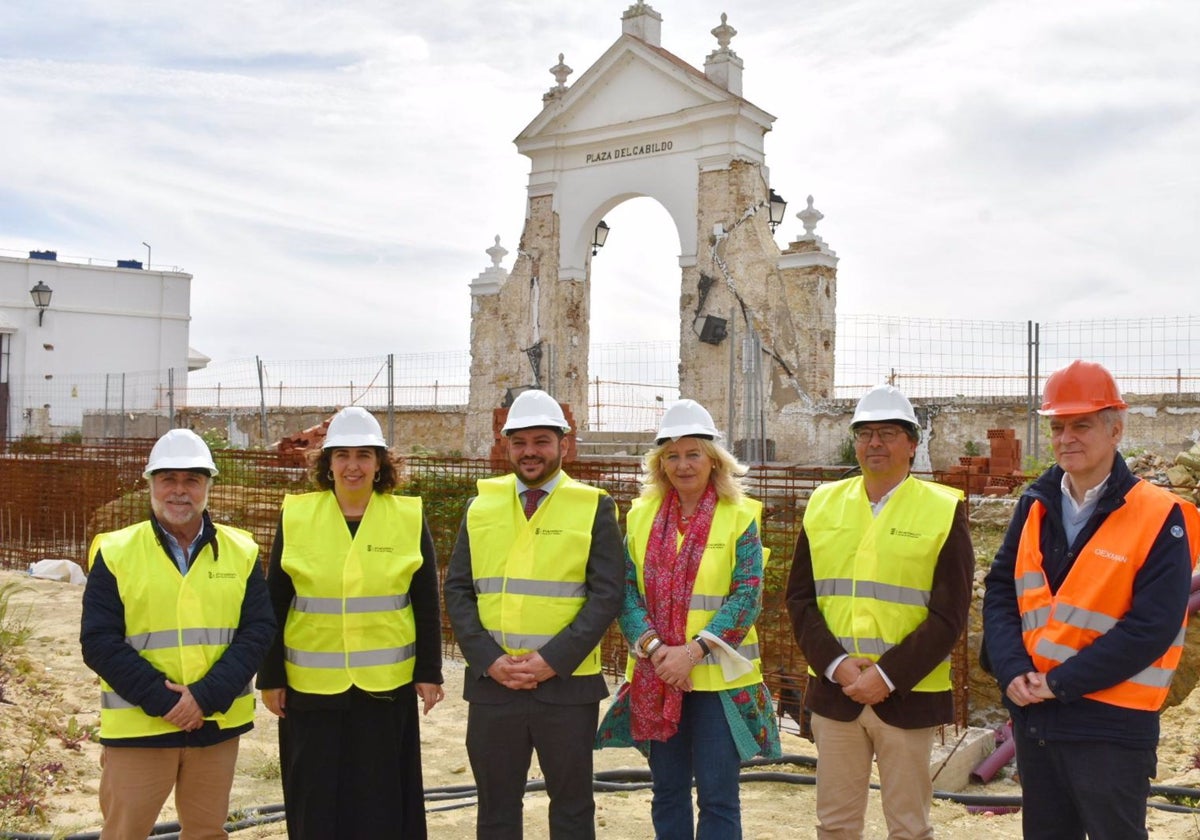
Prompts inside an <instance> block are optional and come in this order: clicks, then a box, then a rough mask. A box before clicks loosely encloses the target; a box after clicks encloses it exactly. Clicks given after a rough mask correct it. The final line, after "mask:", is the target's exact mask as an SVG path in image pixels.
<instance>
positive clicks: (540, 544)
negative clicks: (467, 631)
mask: <svg viewBox="0 0 1200 840" xmlns="http://www.w3.org/2000/svg"><path fill="white" fill-rule="evenodd" d="M478 488H479V495H478V496H476V498H475V500H474V501H473V502H471V506H470V507H469V508H468V509H467V534H468V536H469V538H470V541H471V574H472V577H473V579H474V586H475V592H476V593H477V595H478V599H477V604H478V609H479V620H480V622H481V623H482V624H483V627H484V629H485V630H486V631H487V632H488V634H489V635H490V636H491V637H492V638H493V639H494V640H495V641H496V644H498V645H500V647H502V648H503V649H504V650H505V651H506V652H508V653H511V654H521V653H527V652H529V651H533V650H538V649H539V648H541V647H542V646H543V645H545V644H546V643H547V642H549V641H550V640H551V639H553V638H554V637H555V636H556V635H558V633H559V632H561V631H562V630H563V628H565V627H566V626H567V625H569V624H570V623H571V622H572V621H574V620H575V616H576V615H578V614H579V610H580V609H582V608H583V605H584V603H585V601H586V600H587V561H588V556H589V554H590V552H591V545H592V526H593V523H594V522H595V519H596V510H597V508H598V506H599V504H600V496H601V494H602V493H603V491H602V490H599V489H597V488H595V487H590V486H588V485H586V484H581V483H579V482H578V481H575V480H574V479H572V478H570V477H569V476H568V475H567V474H566V473H562V474H561V475H560V478H559V480H558V483H557V484H556V485H555V486H554V490H553V491H551V493H550V495H549V496H547V497H546V498H545V500H544V501H543V502H542V504H541V505H540V506H539V507H538V509H537V511H536V512H534V514H533V516H532V517H531V518H530V519H528V520H527V519H526V518H525V513H524V511H523V508H522V505H521V503H520V500H519V499H518V498H517V482H516V476H514V475H512V474H511V473H510V474H509V475H505V476H500V477H498V478H488V479H482V480H480V481H479V482H478ZM598 673H600V647H599V646H597V647H596V648H595V649H594V650H592V651H591V652H590V653H589V654H588V655H587V656H586V657H585V658H584V660H583V662H582V663H580V665H579V667H578V668H576V669H575V671H574V674H573V676H581V675H584V674H598Z"/></svg>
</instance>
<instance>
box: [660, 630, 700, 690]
mask: <svg viewBox="0 0 1200 840" xmlns="http://www.w3.org/2000/svg"><path fill="white" fill-rule="evenodd" d="M688 644H689V643H688V642H684V643H683V644H682V645H666V644H664V645H660V646H659V648H658V650H656V651H654V653H652V654H651V655H650V664H651V665H653V666H654V673H656V674H658V678H659V679H660V680H662V681H663V682H665V683H666V684H667V685H669V686H671V687H672V688H677V689H679V690H680V691H691V690H692V677H691V674H692V668H694V667H696V660H695V659H692V658H691V657H690V656H688V652H687V649H686V648H687V645H688Z"/></svg>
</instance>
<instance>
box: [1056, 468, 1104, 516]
mask: <svg viewBox="0 0 1200 840" xmlns="http://www.w3.org/2000/svg"><path fill="white" fill-rule="evenodd" d="M1111 477H1112V473H1109V474H1108V475H1106V476H1104V480H1103V481H1101V482H1100V483H1099V484H1097V485H1096V486H1095V487H1093V488H1092V489H1091V490H1086V491H1084V494H1083V502H1082V503H1079V502H1076V501H1075V497H1074V496H1072V495H1071V474H1070V473H1067V472H1064V473H1063V477H1062V484H1061V485H1060V489H1061V490H1062V496H1063V504H1064V505H1070V508H1069V509H1070V510H1071V512H1073V513H1076V514H1077V513H1079V511H1081V510H1083V509H1084V508H1086V507H1088V506H1090V505H1094V504H1096V500H1097V499H1098V498H1100V494H1101V493H1103V492H1104V487H1105V485H1107V484H1108V480H1109V479H1110V478H1111Z"/></svg>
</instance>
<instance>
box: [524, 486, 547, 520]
mask: <svg viewBox="0 0 1200 840" xmlns="http://www.w3.org/2000/svg"><path fill="white" fill-rule="evenodd" d="M545 495H546V491H545V490H539V489H537V488H536V487H530V488H529V489H528V490H526V491H525V518H526V519H531V518H532V517H533V512H534V511H536V510H537V506H538V502H539V501H541V498H542V496H545Z"/></svg>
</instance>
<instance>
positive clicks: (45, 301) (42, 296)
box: [29, 280, 54, 327]
mask: <svg viewBox="0 0 1200 840" xmlns="http://www.w3.org/2000/svg"><path fill="white" fill-rule="evenodd" d="M53 294H54V290H53V289H51V288H50V287H49V286H47V285H46V284H45V283H43V282H42V281H41V280H39V281H38V282H37V285H36V286H34V287H33V288H32V289H30V290H29V296H30V297H31V298H33V305H34V306H36V307H37V311H38V326H39V327H40V326H41V325H42V316H43V315H45V314H46V310H47V309H48V308H49V306H50V297H51V296H52V295H53Z"/></svg>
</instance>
